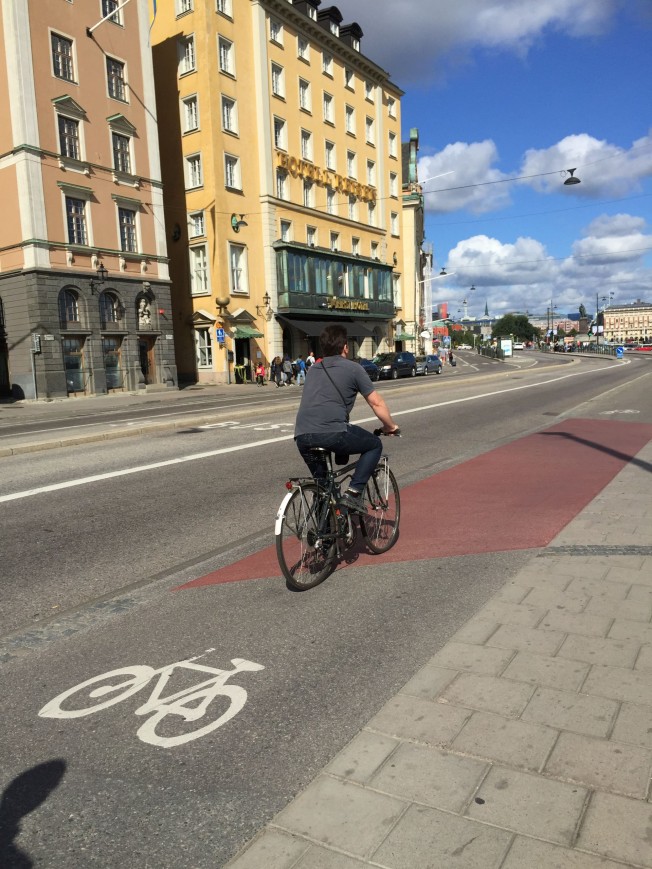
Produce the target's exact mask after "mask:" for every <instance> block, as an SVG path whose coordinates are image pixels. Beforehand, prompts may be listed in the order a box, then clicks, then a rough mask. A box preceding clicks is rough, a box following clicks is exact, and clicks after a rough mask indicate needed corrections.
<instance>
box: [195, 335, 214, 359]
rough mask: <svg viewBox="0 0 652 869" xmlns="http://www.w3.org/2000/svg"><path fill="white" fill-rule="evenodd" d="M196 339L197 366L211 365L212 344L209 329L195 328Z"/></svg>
mask: <svg viewBox="0 0 652 869" xmlns="http://www.w3.org/2000/svg"><path fill="white" fill-rule="evenodd" d="M195 340H196V341H197V368H212V367H213V345H212V343H211V330H210V329H195Z"/></svg>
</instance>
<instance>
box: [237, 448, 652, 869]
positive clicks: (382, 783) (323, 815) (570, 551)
mask: <svg viewBox="0 0 652 869" xmlns="http://www.w3.org/2000/svg"><path fill="white" fill-rule="evenodd" d="M651 774H652V442H651V443H649V444H648V445H647V446H646V447H645V449H643V450H642V451H641V453H639V455H638V456H637V458H636V459H635V460H634V461H632V462H631V463H630V464H629V465H628V466H627V467H626V468H624V469H623V471H622V472H621V473H620V474H619V475H618V476H617V477H616V478H615V479H614V480H613V481H612V483H611V484H610V485H609V486H607V487H606V488H605V489H604V490H603V491H602V493H601V494H600V495H599V496H598V497H597V498H595V499H594V501H593V502H592V503H591V504H590V505H589V506H588V507H587V508H586V509H585V510H583V511H582V513H580V514H579V515H578V516H577V517H576V519H575V520H574V521H573V522H571V523H570V524H569V525H568V526H567V527H566V528H565V529H564V530H563V531H562V532H561V534H559V535H558V536H557V537H556V538H555V539H554V540H553V541H552V542H551V544H550V545H549V547H548V548H547V549H546V550H542V551H541V552H540V553H539V554H537V556H536V557H533V558H532V560H531V561H530V562H529V563H528V565H527V566H526V567H525V568H524V569H523V570H521V571H520V573H519V574H518V575H517V576H516V577H515V578H513V579H511V580H510V581H509V582H507V583H506V584H505V585H504V587H503V588H502V589H501V590H500V591H499V592H498V593H497V594H496V595H495V596H494V597H493V598H492V599H491V600H490V601H489V602H488V603H487V604H486V605H485V606H484V607H483V608H482V609H481V610H480V611H479V612H478V613H476V615H475V616H474V617H473V618H472V619H471V620H470V621H469V622H467V623H466V624H465V625H464V626H463V627H462V628H461V630H460V631H458V633H457V634H456V635H455V636H454V637H453V638H452V639H451V640H450V641H449V642H448V643H447V644H446V645H445V646H444V647H443V648H441V649H440V650H439V651H437V652H436V654H435V655H434V656H433V658H432V659H431V660H430V661H429V662H428V663H427V664H426V665H425V666H424V667H423V668H422V669H421V670H420V671H419V672H418V673H417V674H416V675H415V676H414V677H413V678H412V679H411V680H410V681H409V682H408V683H407V684H406V685H405V686H404V687H403V689H402V690H401V691H400V692H399V693H398V694H397V695H396V696H395V697H394V698H392V699H391V700H390V701H389V702H388V703H386V705H385V706H384V707H383V708H382V709H380V710H379V711H378V714H377V715H376V716H375V717H374V718H372V719H371V721H369V722H368V724H367V726H366V727H365V728H364V729H363V730H362V731H361V732H360V733H359V734H358V735H357V736H356V737H355V738H354V739H353V740H352V741H351V742H350V743H349V744H348V745H347V746H346V747H345V748H344V749H343V751H342V752H341V753H340V754H339V755H338V756H337V757H335V758H334V759H333V761H332V762H331V763H330V764H329V765H328V766H327V767H326V768H325V769H324V770H323V771H322V773H321V774H320V775H319V776H318V777H317V778H316V779H315V780H314V781H313V782H312V783H311V784H310V785H309V786H308V787H307V788H306V789H305V790H304V791H303V792H302V793H300V794H299V795H298V796H297V797H296V798H295V799H294V800H293V801H292V802H291V803H290V804H289V805H288V806H287V807H286V808H285V809H284V810H283V811H282V812H280V814H278V815H277V816H276V817H275V818H274V819H273V821H272V822H271V823H270V824H269V825H268V826H267V827H266V828H264V829H263V830H262V831H260V833H259V834H258V835H257V836H256V837H255V838H254V839H253V840H252V841H251V842H250V843H249V844H248V845H247V846H246V847H245V848H244V849H243V850H242V851H241V852H240V854H238V855H236V857H235V858H234V859H233V860H232V861H231V862H230V863H228V864H227V865H228V866H229V869H261V867H265V869H356V867H357V869H360V867H363V866H377V867H388V869H422V867H423V869H425V867H432V869H562V867H563V869H566V867H568V869H616V867H621V869H622V867H623V866H632V867H645V869H651V867H652V796H651V793H650V791H651Z"/></svg>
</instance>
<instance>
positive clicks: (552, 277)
mask: <svg viewBox="0 0 652 869" xmlns="http://www.w3.org/2000/svg"><path fill="white" fill-rule="evenodd" d="M651 248H652V233H651V232H650V231H649V230H648V227H647V225H646V223H645V221H644V220H643V219H642V218H640V217H636V216H633V215H629V214H616V215H613V216H609V215H601V216H600V217H597V218H596V219H595V220H593V221H592V222H591V223H590V224H589V226H588V227H587V228H586V230H585V232H584V235H583V237H582V238H580V239H577V240H576V241H575V242H574V243H573V245H572V251H573V254H572V256H570V257H567V258H566V259H563V260H557V259H554V258H552V257H550V256H549V254H548V251H547V249H546V247H545V245H544V244H542V243H541V242H540V241H538V240H537V239H534V238H517V239H516V241H514V242H507V243H506V242H502V241H500V240H499V239H496V238H491V237H489V236H487V235H475V236H472V237H471V238H467V239H464V240H462V241H460V242H458V243H457V244H456V246H455V247H454V248H453V249H452V250H451V251H450V253H449V255H448V259H447V261H446V263H445V265H446V269H447V270H448V271H449V272H455V275H454V276H453V275H451V277H450V278H449V280H448V281H447V286H446V287H441V286H437V285H436V284H433V300H434V301H435V302H438V301H448V302H449V305H450V309H451V311H452V312H453V314H454V313H455V310H456V307H455V306H456V304H457V305H459V304H461V301H462V298H463V297H466V298H467V301H468V302H469V305H470V306H471V307H470V309H469V313H470V314H471V315H472V316H480V315H481V313H482V312H483V310H484V303H485V299H486V300H487V301H488V304H489V310H490V313H491V314H498V315H500V314H502V313H506V312H507V311H523V310H528V311H530V312H531V313H536V312H538V313H541V312H542V311H543V312H544V313H545V309H546V307H547V306H548V305H550V303H551V301H552V300H554V303H555V305H557V307H558V310H559V313H560V314H566V313H571V312H575V311H577V309H578V305H579V304H580V303H582V302H584V303H585V304H587V307H590V302H591V301H592V300H593V299H595V297H596V293H598V294H600V297H602V294H604V293H607V294H608V293H610V292H612V291H613V293H614V300H615V301H616V302H617V301H631V300H632V299H635V298H646V299H647V300H648V301H652V299H651V298H650V290H649V287H650V281H651V279H652V269H649V268H646V267H645V266H644V257H645V255H646V253H648V252H649V250H650V249H651ZM453 284H454V285H455V288H452V286H451V285H453ZM472 284H473V285H475V286H476V292H475V296H474V297H471V296H470V295H469V288H470V286H471V285H472Z"/></svg>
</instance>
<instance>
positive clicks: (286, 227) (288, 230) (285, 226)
mask: <svg viewBox="0 0 652 869" xmlns="http://www.w3.org/2000/svg"><path fill="white" fill-rule="evenodd" d="M291 238H292V223H291V222H290V221H289V220H282V221H281V241H290V239H291Z"/></svg>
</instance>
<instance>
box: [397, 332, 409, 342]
mask: <svg viewBox="0 0 652 869" xmlns="http://www.w3.org/2000/svg"><path fill="white" fill-rule="evenodd" d="M394 340H395V341H414V335H408V333H407V332H397V333H396V335H394Z"/></svg>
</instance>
